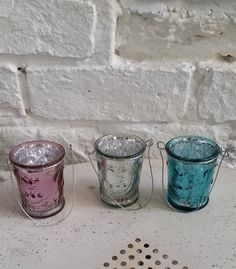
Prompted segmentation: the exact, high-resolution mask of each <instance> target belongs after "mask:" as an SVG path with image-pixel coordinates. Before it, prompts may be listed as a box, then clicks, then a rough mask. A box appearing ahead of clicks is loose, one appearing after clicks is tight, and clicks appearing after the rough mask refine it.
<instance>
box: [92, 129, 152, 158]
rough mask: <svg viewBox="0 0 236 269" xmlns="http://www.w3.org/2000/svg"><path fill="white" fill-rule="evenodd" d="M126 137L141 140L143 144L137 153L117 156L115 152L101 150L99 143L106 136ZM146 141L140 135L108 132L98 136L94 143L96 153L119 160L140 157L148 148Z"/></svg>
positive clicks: (112, 137)
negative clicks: (109, 152)
mask: <svg viewBox="0 0 236 269" xmlns="http://www.w3.org/2000/svg"><path fill="white" fill-rule="evenodd" d="M119 137H120V138H126V139H129V138H131V139H135V140H136V141H139V142H141V144H142V148H141V149H140V150H138V151H137V152H136V153H134V154H128V155H122V156H116V155H113V154H107V153H105V152H103V151H101V150H100V149H99V143H100V142H101V141H102V140H104V139H105V138H108V139H109V138H111V139H114V138H119ZM146 146H147V145H146V143H145V141H144V140H143V139H142V138H140V137H139V136H137V135H131V134H126V133H113V134H108V135H104V136H102V137H100V138H98V139H97V140H96V141H95V143H94V149H95V151H96V153H98V154H100V155H101V156H103V157H106V158H109V159H119V160H122V159H133V158H135V157H138V156H140V155H141V154H143V152H144V151H145V150H146Z"/></svg>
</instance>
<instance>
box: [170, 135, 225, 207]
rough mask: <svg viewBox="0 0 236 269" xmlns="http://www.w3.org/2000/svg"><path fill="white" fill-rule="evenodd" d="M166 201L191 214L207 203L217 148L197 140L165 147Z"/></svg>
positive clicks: (181, 139) (179, 139)
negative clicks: (166, 169) (166, 171)
mask: <svg viewBox="0 0 236 269" xmlns="http://www.w3.org/2000/svg"><path fill="white" fill-rule="evenodd" d="M166 151H167V154H168V159H167V162H168V200H169V202H170V204H171V205H172V206H174V207H176V208H180V209H183V210H190V211H191V210H195V209H198V208H201V207H204V206H205V205H206V204H207V203H208V200H209V190H210V186H211V183H212V181H213V175H214V169H215V166H216V162H217V157H218V155H219V154H220V152H221V151H220V148H219V146H218V145H217V144H216V143H215V142H214V141H212V140H209V139H207V138H204V137H199V136H182V137H177V138H174V139H172V140H170V141H169V142H168V143H167V144H166Z"/></svg>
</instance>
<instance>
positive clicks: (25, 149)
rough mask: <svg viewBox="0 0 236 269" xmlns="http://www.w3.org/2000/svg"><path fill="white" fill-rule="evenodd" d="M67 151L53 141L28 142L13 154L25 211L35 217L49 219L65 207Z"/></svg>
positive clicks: (15, 172)
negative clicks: (64, 173) (64, 171)
mask: <svg viewBox="0 0 236 269" xmlns="http://www.w3.org/2000/svg"><path fill="white" fill-rule="evenodd" d="M64 156H65V150H64V148H63V147H62V146H61V145H59V144H57V143H54V142H50V141H29V142H25V143H22V144H20V145H18V146H16V147H14V148H13V149H12V150H11V152H10V154H9V158H10V162H11V164H12V166H13V173H14V175H15V177H16V180H17V184H18V187H19V192H20V198H21V202H22V206H23V208H24V210H25V211H26V212H27V213H28V214H29V215H30V216H32V217H39V218H44V217H49V216H52V215H54V214H56V213H58V212H59V211H60V210H61V209H62V208H63V206H64V203H65V200H64V196H63V185H64V179H63V168H64Z"/></svg>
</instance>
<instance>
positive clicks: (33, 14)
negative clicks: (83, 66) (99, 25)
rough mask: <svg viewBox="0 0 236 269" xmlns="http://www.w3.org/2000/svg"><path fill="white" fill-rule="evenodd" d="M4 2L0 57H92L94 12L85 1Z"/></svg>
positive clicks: (0, 25) (26, 0) (0, 31)
mask: <svg viewBox="0 0 236 269" xmlns="http://www.w3.org/2000/svg"><path fill="white" fill-rule="evenodd" d="M8 2H10V1H5V2H3V7H2V6H1V9H2V8H3V10H4V9H7V10H8V12H7V13H6V14H3V16H2V17H1V18H0V22H1V24H0V35H1V40H0V53H5V54H6V53H10V54H18V55H21V54H23V55H24V54H26V55H28V54H33V55H51V56H60V57H78V58H87V57H90V56H91V55H92V54H93V51H94V36H93V34H94V27H95V24H96V9H95V6H94V5H93V4H91V3H90V2H89V1H78V0H70V1H62V0H57V1H56V0H55V1H53V0H50V1H28V0H22V1H15V2H14V5H10V4H9V3H8ZM9 9H10V10H11V12H10V11H9Z"/></svg>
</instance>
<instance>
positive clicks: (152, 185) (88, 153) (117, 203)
mask: <svg viewBox="0 0 236 269" xmlns="http://www.w3.org/2000/svg"><path fill="white" fill-rule="evenodd" d="M145 144H146V146H147V147H148V164H149V169H150V176H151V194H150V196H149V198H148V200H147V201H146V202H145V203H144V204H143V205H140V206H139V207H137V208H127V207H124V206H122V205H121V204H120V203H119V202H118V201H117V200H116V199H115V198H114V197H113V195H112V193H111V192H110V190H109V188H107V187H106V186H105V185H104V182H102V181H101V180H100V177H99V173H98V171H97V169H96V168H95V165H94V164H93V162H92V159H91V155H93V154H94V153H95V151H86V152H85V153H86V154H87V156H88V158H89V161H90V163H91V165H92V167H93V170H94V172H95V174H96V175H97V177H98V180H99V183H100V184H101V185H102V186H104V187H106V190H107V192H108V195H109V197H110V198H111V199H112V201H113V202H114V203H115V204H116V205H117V206H118V207H120V208H121V209H123V210H125V211H136V210H140V209H142V208H144V207H145V206H147V205H148V204H149V203H150V201H151V200H152V197H153V192H154V180H153V170H152V164H151V157H150V150H151V147H152V146H153V140H152V139H149V140H147V141H145Z"/></svg>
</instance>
